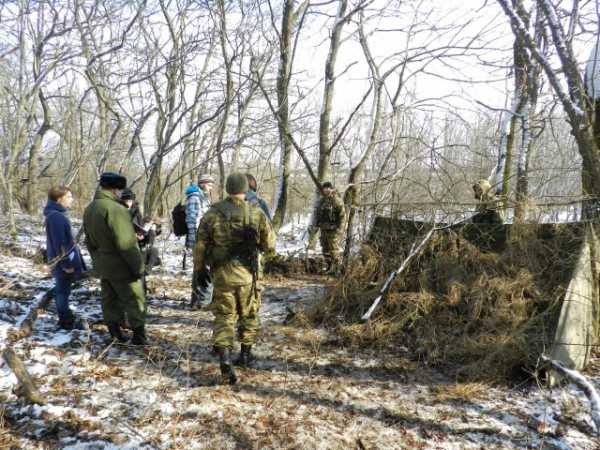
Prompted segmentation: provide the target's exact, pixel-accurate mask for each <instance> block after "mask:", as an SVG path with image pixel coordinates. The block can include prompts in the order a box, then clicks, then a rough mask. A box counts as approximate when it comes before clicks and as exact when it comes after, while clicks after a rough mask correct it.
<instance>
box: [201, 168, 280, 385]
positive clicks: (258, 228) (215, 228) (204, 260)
mask: <svg viewBox="0 0 600 450" xmlns="http://www.w3.org/2000/svg"><path fill="white" fill-rule="evenodd" d="M226 189H227V193H228V194H229V196H228V197H227V198H226V199H225V200H223V201H220V202H218V203H215V204H214V205H212V207H211V208H210V209H209V210H208V211H207V212H206V214H204V216H203V217H202V219H201V221H200V225H199V227H198V233H197V236H196V246H195V248H194V267H195V268H200V267H204V266H205V265H207V266H210V271H211V276H212V280H213V284H214V294H213V301H212V303H211V304H210V307H209V309H210V311H211V312H212V313H213V314H214V316H215V320H214V323H213V345H214V348H215V350H216V351H217V353H218V354H219V358H220V363H221V375H222V376H223V379H224V381H225V382H226V383H229V384H235V383H236V382H237V377H236V374H235V372H234V370H233V367H232V363H231V350H232V348H233V344H234V341H235V337H236V335H237V337H238V339H239V340H240V343H241V351H240V356H239V358H238V359H237V361H236V364H237V365H241V366H249V365H251V363H252V360H253V359H254V358H253V355H252V353H251V350H252V345H253V344H254V341H255V339H256V335H257V333H258V329H259V317H258V311H259V309H260V302H261V299H260V286H258V285H257V282H258V276H259V273H260V268H259V259H258V257H259V252H260V253H266V254H267V255H269V256H271V255H273V254H274V253H275V234H274V233H273V229H272V228H271V223H270V222H269V220H268V219H267V217H266V216H265V214H264V213H263V212H262V210H261V209H260V207H259V206H258V205H253V204H250V203H248V202H246V201H244V199H245V197H246V191H247V190H248V182H247V180H246V176H245V175H244V174H241V173H233V174H231V175H229V177H228V178H227V184H226ZM236 325H237V331H238V332H237V333H236Z"/></svg>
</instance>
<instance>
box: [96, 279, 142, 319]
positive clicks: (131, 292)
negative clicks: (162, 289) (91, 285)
mask: <svg viewBox="0 0 600 450" xmlns="http://www.w3.org/2000/svg"><path fill="white" fill-rule="evenodd" d="M100 286H101V288H102V316H103V317H104V323H105V324H106V325H108V324H111V323H116V324H122V323H123V322H124V321H125V313H127V319H128V320H129V325H131V328H139V327H141V326H143V325H144V322H145V320H146V306H145V304H146V298H145V296H144V286H143V284H142V281H141V280H136V281H111V280H104V279H103V280H101V282H100Z"/></svg>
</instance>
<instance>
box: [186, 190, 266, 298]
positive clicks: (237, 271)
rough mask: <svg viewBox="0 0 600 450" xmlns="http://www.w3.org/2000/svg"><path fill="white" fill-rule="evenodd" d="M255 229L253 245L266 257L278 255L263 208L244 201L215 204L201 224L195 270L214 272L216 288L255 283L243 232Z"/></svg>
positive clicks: (196, 246)
mask: <svg viewBox="0 0 600 450" xmlns="http://www.w3.org/2000/svg"><path fill="white" fill-rule="evenodd" d="M245 226H250V227H252V229H254V231H255V234H254V239H255V240H256V242H253V243H252V244H251V245H254V246H255V248H256V249H257V250H258V251H259V252H261V253H264V254H267V255H269V256H270V255H272V254H274V253H275V233H274V232H273V229H272V228H271V224H270V222H269V220H268V219H267V217H266V216H265V214H264V213H263V212H262V210H261V209H260V207H258V206H256V205H252V204H249V203H248V202H245V201H243V200H240V199H237V198H234V197H228V198H227V199H225V200H223V201H220V202H218V203H215V204H214V205H213V206H211V208H210V209H209V210H208V211H207V212H206V214H205V215H204V216H203V217H202V219H201V220H200V225H199V226H198V233H197V235H196V245H195V247H194V267H204V266H205V265H208V266H209V267H210V268H211V275H212V279H213V283H214V285H215V287H217V288H218V287H227V286H242V285H246V284H249V283H251V282H252V272H251V269H250V265H249V262H248V260H247V259H246V257H245V254H244V253H245V248H247V247H248V244H249V243H248V242H247V241H246V240H245V238H244V237H243V236H242V233H241V231H242V229H243V228H244V227H245Z"/></svg>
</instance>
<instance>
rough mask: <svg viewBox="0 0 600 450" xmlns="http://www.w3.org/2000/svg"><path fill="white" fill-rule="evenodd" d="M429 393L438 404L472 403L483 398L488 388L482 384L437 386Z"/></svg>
mask: <svg viewBox="0 0 600 450" xmlns="http://www.w3.org/2000/svg"><path fill="white" fill-rule="evenodd" d="M430 389H431V393H432V394H433V397H434V399H435V400H437V401H439V402H447V401H472V400H477V399H480V398H483V397H485V394H486V392H487V391H488V390H489V386H488V385H487V384H484V383H455V384H437V385H433V386H431V388H430Z"/></svg>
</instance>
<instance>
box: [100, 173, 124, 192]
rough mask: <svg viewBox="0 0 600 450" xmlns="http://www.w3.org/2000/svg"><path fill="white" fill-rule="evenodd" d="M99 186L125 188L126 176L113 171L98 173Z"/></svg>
mask: <svg viewBox="0 0 600 450" xmlns="http://www.w3.org/2000/svg"><path fill="white" fill-rule="evenodd" d="M100 186H102V187H103V188H108V189H125V187H126V186H127V178H125V177H124V176H123V175H119V174H118V173H114V172H104V173H103V174H102V175H100Z"/></svg>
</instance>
